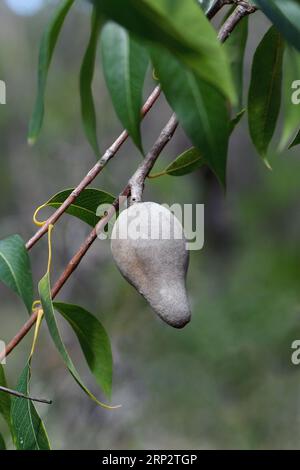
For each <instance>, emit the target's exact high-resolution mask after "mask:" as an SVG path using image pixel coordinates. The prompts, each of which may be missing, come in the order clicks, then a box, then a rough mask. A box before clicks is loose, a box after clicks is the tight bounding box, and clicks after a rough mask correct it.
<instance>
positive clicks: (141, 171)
mask: <svg viewBox="0 0 300 470" xmlns="http://www.w3.org/2000/svg"><path fill="white" fill-rule="evenodd" d="M177 126H178V121H177V119H176V117H175V115H173V116H172V117H171V119H170V121H169V122H168V124H167V125H166V126H165V128H164V129H163V130H162V132H161V134H160V136H159V138H158V139H157V141H156V142H155V144H154V145H153V147H152V149H151V150H150V151H149V153H148V154H147V156H146V157H145V158H144V160H143V161H142V163H141V164H140V166H139V167H138V169H137V170H136V172H135V173H134V175H133V176H132V178H131V179H130V181H129V183H128V185H127V186H126V187H125V188H124V190H123V191H122V192H121V193H120V195H119V196H118V198H116V199H115V201H114V202H113V204H112V206H111V207H110V209H109V210H108V211H107V213H106V214H105V216H104V217H102V219H101V220H100V221H99V222H98V224H97V225H96V227H95V228H94V229H93V230H92V231H91V233H90V234H89V235H88V236H87V238H86V239H85V241H84V242H83V243H82V245H81V247H80V248H79V250H78V251H77V253H76V254H75V255H74V256H73V258H72V259H71V261H70V262H69V264H68V266H67V267H66V269H65V270H64V272H63V273H62V274H61V276H60V278H59V279H58V280H57V282H56V283H55V285H54V287H53V289H52V291H51V295H52V299H54V298H55V297H56V295H57V294H58V293H59V291H60V290H61V288H62V287H63V285H64V284H65V283H66V281H67V280H68V279H69V277H70V276H71V274H72V273H73V272H74V271H75V269H76V268H77V266H78V265H79V263H80V261H81V260H82V258H83V257H84V255H85V254H86V252H87V251H88V249H89V248H90V246H91V245H92V244H93V243H94V241H95V240H96V238H97V235H98V234H99V233H101V232H102V231H103V229H104V227H105V226H106V225H107V223H108V222H109V221H110V219H111V218H112V217H113V216H114V214H115V213H116V210H118V208H119V205H120V201H122V199H124V198H127V197H128V196H129V195H130V192H131V187H132V186H134V188H136V185H139V184H142V185H143V183H144V180H145V178H146V177H147V175H148V173H149V172H150V171H151V169H152V168H153V165H154V163H155V162H156V160H157V158H158V156H159V155H160V153H161V152H162V151H163V149H164V148H165V146H166V145H167V143H168V142H169V141H170V139H171V137H172V136H173V134H174V132H175V130H176V128H177ZM37 316H38V309H36V310H34V311H33V312H32V314H31V316H30V317H29V319H28V320H27V322H26V323H25V324H24V325H23V327H22V328H21V330H20V331H19V332H18V333H17V335H16V336H15V337H14V338H13V339H12V340H11V341H10V342H9V343H8V344H7V345H6V348H5V350H4V352H3V353H1V354H0V362H1V361H2V360H3V359H4V358H5V357H7V356H8V355H9V354H10V353H11V352H12V351H13V349H15V347H16V346H17V345H18V344H19V343H20V341H21V340H22V339H23V338H24V337H25V336H26V335H27V333H28V332H29V331H30V330H31V328H32V326H33V325H34V324H35V322H36V320H37Z"/></svg>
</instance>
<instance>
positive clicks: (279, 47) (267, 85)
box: [248, 27, 284, 160]
mask: <svg viewBox="0 0 300 470" xmlns="http://www.w3.org/2000/svg"><path fill="white" fill-rule="evenodd" d="M283 51H284V42H283V39H282V36H281V34H280V33H278V31H277V30H276V29H275V28H274V27H271V28H270V29H269V31H268V32H267V33H266V35H265V36H264V38H263V39H262V41H261V43H260V44H259V46H258V48H257V50H256V52H255V55H254V59H253V65H252V76H251V83H250V89H249V97H248V120H249V129H250V135H251V138H252V141H253V143H254V145H255V147H256V149H257V151H258V153H259V154H260V155H261V156H262V158H263V159H264V160H266V154H267V150H268V147H269V144H270V142H271V139H272V137H273V134H274V131H275V128H276V123H277V119H278V115H279V111H280V103H281V83H282V60H283Z"/></svg>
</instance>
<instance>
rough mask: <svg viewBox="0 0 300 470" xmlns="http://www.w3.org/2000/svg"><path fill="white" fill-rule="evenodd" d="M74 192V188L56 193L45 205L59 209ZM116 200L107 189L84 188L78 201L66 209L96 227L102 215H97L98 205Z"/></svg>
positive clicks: (68, 212)
mask: <svg viewBox="0 0 300 470" xmlns="http://www.w3.org/2000/svg"><path fill="white" fill-rule="evenodd" d="M72 192H73V189H65V190H64V191H61V192H59V193H57V194H55V195H54V196H53V197H52V198H51V199H49V201H47V202H46V203H45V205H44V207H54V209H57V208H58V207H60V206H61V205H62V203H63V202H64V201H65V200H66V199H67V198H68V197H69V196H70V194H72ZM114 200H115V198H114V196H112V195H111V194H109V193H106V192H105V191H99V190H98V189H93V188H88V189H84V190H83V191H82V192H81V193H80V195H79V196H78V197H77V198H76V201H75V202H74V203H73V204H71V205H70V207H69V208H68V209H67V210H66V213H67V214H70V215H72V216H74V217H77V218H78V219H80V220H82V221H83V222H86V223H87V224H88V225H90V226H91V227H95V225H97V223H98V222H99V220H100V217H98V216H97V215H96V213H97V209H98V207H99V206H100V205H102V204H112V203H113V201H114Z"/></svg>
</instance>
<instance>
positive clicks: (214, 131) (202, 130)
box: [151, 47, 229, 185]
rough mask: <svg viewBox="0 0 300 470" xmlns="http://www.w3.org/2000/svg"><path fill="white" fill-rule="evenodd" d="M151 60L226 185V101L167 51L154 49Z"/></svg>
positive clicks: (189, 132)
mask: <svg viewBox="0 0 300 470" xmlns="http://www.w3.org/2000/svg"><path fill="white" fill-rule="evenodd" d="M151 57H152V62H153V65H154V68H155V70H156V73H157V75H158V77H159V80H160V82H161V85H162V88H163V91H164V93H165V95H166V98H167V100H168V101H169V103H170V105H171V107H172V108H173V109H174V111H175V112H176V114H177V117H178V119H179V121H180V123H181V125H182V127H183V129H184V130H185V132H186V134H187V135H188V136H189V138H190V139H191V141H192V143H193V145H194V146H195V147H197V148H198V150H199V151H200V152H201V155H202V156H203V159H204V161H205V162H206V163H207V164H208V165H209V166H210V168H211V169H212V170H213V171H214V172H215V174H216V175H217V177H218V178H219V180H220V182H221V183H222V184H223V185H224V184H225V176H226V160H227V147H228V138H229V133H228V131H229V114H228V108H227V103H226V100H225V98H224V97H223V95H221V93H219V92H218V91H217V90H216V89H215V88H214V87H212V86H211V85H209V84H208V83H206V82H204V81H202V80H200V79H199V78H198V77H196V76H195V74H193V73H192V72H191V71H189V70H187V69H186V68H185V67H183V66H182V65H181V64H180V63H179V62H178V60H177V59H175V58H174V57H172V56H171V55H170V54H169V53H167V52H164V50H163V49H160V48H157V47H155V48H154V47H153V48H152V49H151Z"/></svg>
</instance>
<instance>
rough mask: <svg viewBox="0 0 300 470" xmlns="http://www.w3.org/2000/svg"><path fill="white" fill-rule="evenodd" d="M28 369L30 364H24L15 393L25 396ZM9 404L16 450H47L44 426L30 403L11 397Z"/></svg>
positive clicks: (29, 376) (27, 393)
mask: <svg viewBox="0 0 300 470" xmlns="http://www.w3.org/2000/svg"><path fill="white" fill-rule="evenodd" d="M30 369H31V368H30V364H29V363H28V364H26V366H25V368H24V370H23V372H22V374H21V377H20V379H19V383H18V386H17V391H18V392H20V393H23V394H24V395H27V396H28V395H29V383H30V378H31V370H30ZM11 402H12V405H11V423H12V432H13V438H14V443H15V446H16V448H17V450H49V449H50V444H49V440H48V436H47V433H46V430H45V426H44V424H43V422H42V420H41V418H40V417H39V415H38V413H37V411H36V409H35V407H34V405H33V403H32V401H30V400H25V399H23V398H17V397H12V399H11Z"/></svg>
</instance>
